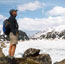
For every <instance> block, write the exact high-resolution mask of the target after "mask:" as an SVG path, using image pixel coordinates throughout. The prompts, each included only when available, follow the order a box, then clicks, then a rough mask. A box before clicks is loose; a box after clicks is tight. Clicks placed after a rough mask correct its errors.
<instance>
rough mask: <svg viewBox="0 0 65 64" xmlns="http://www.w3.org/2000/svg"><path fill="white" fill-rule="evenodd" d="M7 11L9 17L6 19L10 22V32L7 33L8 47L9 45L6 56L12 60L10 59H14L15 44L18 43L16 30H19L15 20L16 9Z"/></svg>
mask: <svg viewBox="0 0 65 64" xmlns="http://www.w3.org/2000/svg"><path fill="white" fill-rule="evenodd" d="M9 13H10V17H9V19H8V21H9V23H10V33H9V37H10V47H9V56H8V58H9V59H10V60H12V59H14V54H15V50H16V45H17V44H18V32H19V31H18V23H17V20H16V16H17V10H15V9H11V10H10V12H9Z"/></svg>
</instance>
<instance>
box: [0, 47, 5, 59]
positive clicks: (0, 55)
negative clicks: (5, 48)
mask: <svg viewBox="0 0 65 64" xmlns="http://www.w3.org/2000/svg"><path fill="white" fill-rule="evenodd" d="M3 57H5V55H4V54H3V52H2V48H0V58H3Z"/></svg>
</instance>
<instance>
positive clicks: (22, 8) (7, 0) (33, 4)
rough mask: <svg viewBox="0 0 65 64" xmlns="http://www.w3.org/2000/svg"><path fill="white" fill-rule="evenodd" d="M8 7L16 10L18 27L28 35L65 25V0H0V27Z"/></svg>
mask: <svg viewBox="0 0 65 64" xmlns="http://www.w3.org/2000/svg"><path fill="white" fill-rule="evenodd" d="M10 9H17V10H18V12H17V13H18V16H17V17H16V19H17V22H18V24H19V29H20V30H22V31H24V32H26V33H27V34H28V35H33V34H35V33H36V32H39V31H43V30H46V29H48V28H56V27H62V26H63V27H64V26H65V0H0V29H2V24H3V21H4V20H5V19H6V18H9V16H10V15H9V10H10Z"/></svg>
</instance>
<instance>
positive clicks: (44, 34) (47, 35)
mask: <svg viewBox="0 0 65 64" xmlns="http://www.w3.org/2000/svg"><path fill="white" fill-rule="evenodd" d="M55 38H57V39H65V29H63V30H61V31H60V30H59V31H57V30H55V29H48V30H46V31H41V32H38V33H36V34H34V35H33V36H32V37H31V39H55Z"/></svg>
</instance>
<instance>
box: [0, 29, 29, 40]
mask: <svg viewBox="0 0 65 64" xmlns="http://www.w3.org/2000/svg"><path fill="white" fill-rule="evenodd" d="M18 39H19V40H29V37H28V36H27V34H26V33H25V32H23V31H21V30H19V37H18ZM2 40H4V41H5V40H9V36H6V35H5V34H3V33H2V32H1V31H0V41H2Z"/></svg>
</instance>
